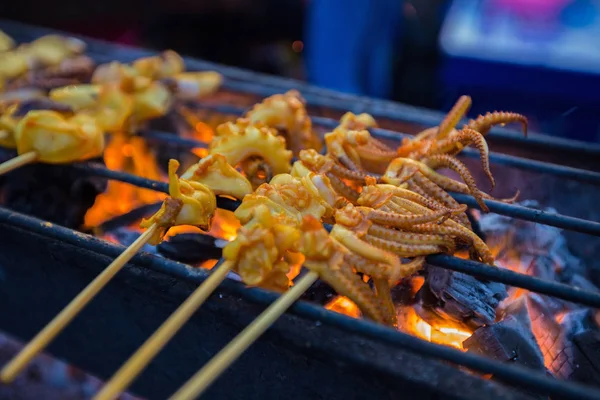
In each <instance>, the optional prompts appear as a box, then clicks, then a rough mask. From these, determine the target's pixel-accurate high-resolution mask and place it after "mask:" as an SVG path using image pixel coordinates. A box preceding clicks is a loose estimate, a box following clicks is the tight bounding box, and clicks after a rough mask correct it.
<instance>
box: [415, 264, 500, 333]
mask: <svg viewBox="0 0 600 400" xmlns="http://www.w3.org/2000/svg"><path fill="white" fill-rule="evenodd" d="M506 296H507V294H506V288H505V286H504V285H503V284H501V283H496V282H489V281H482V280H478V279H477V278H474V277H472V276H470V275H467V274H463V273H460V272H454V271H450V270H446V269H443V268H438V267H432V266H428V268H427V276H426V278H425V284H424V285H423V287H422V288H421V289H420V290H419V292H418V293H417V305H416V306H415V308H416V310H417V313H418V314H419V315H420V316H421V318H423V319H424V320H425V321H427V322H428V323H429V324H430V325H432V326H438V325H439V324H438V322H439V323H440V324H442V325H447V323H448V322H449V321H451V322H453V323H454V324H456V326H457V328H463V329H462V330H473V329H476V328H478V327H480V326H482V325H485V324H490V323H492V322H494V320H495V319H496V307H497V306H498V304H499V303H500V301H502V300H503V299H504V298H505V297H506Z"/></svg>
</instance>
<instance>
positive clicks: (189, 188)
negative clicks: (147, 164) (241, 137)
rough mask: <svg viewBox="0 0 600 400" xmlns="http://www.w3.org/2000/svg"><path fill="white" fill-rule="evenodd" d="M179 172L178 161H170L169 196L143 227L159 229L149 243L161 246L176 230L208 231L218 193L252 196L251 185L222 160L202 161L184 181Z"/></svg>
mask: <svg viewBox="0 0 600 400" xmlns="http://www.w3.org/2000/svg"><path fill="white" fill-rule="evenodd" d="M178 168H179V162H178V161H177V160H169V196H168V197H167V198H166V199H165V200H164V202H163V204H162V206H161V208H160V210H158V211H157V212H156V213H155V214H154V215H153V216H152V217H150V218H148V219H144V220H143V221H142V223H141V224H140V226H141V227H142V228H150V227H151V226H153V225H155V224H156V225H157V226H158V229H157V230H156V232H155V233H154V234H153V235H152V237H151V238H150V240H149V243H151V244H153V245H156V244H159V243H160V242H161V241H162V239H163V237H164V236H165V235H166V233H167V231H168V230H169V229H170V228H171V227H173V226H177V225H190V226H195V227H198V228H200V229H201V230H204V231H208V230H209V229H210V226H211V221H212V218H213V216H214V213H215V211H216V208H217V199H216V196H215V193H219V194H223V195H228V196H232V197H236V198H241V197H243V196H245V195H246V194H247V193H249V192H250V183H249V182H248V181H247V180H246V179H245V178H244V177H243V176H242V175H241V174H240V173H239V172H237V171H236V170H235V169H233V168H232V167H231V166H230V165H228V164H227V163H226V162H225V161H224V159H223V158H221V157H219V156H215V157H211V158H209V159H206V160H201V161H200V162H199V163H198V164H196V165H193V166H191V167H190V168H189V169H188V170H187V171H186V172H185V173H184V174H183V175H182V177H181V178H178V177H177V169H178ZM219 175H220V176H221V178H219V177H218V176H219ZM184 176H185V178H184Z"/></svg>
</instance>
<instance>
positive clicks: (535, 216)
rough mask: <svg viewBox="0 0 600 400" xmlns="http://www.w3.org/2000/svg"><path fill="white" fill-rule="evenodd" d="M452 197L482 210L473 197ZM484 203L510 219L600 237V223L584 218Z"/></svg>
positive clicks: (497, 203)
mask: <svg viewBox="0 0 600 400" xmlns="http://www.w3.org/2000/svg"><path fill="white" fill-rule="evenodd" d="M450 195H451V196H452V197H454V199H455V200H456V201H458V202H459V203H462V204H466V205H468V206H469V207H473V208H477V209H480V207H479V205H478V204H477V202H476V201H475V199H474V198H473V197H472V196H469V195H466V194H462V193H450ZM484 202H485V204H486V205H487V206H488V207H489V209H490V211H491V212H493V213H496V214H500V215H506V216H508V217H512V218H518V219H522V220H525V221H531V222H535V223H538V224H544V225H548V226H554V227H557V228H561V229H567V230H570V231H573V232H580V233H586V234H588V235H593V236H600V223H598V222H594V221H589V220H587V219H582V218H575V217H569V216H567V215H562V214H553V213H547V212H545V211H541V210H534V209H531V208H529V207H523V206H519V205H516V204H506V203H502V202H500V201H496V200H484Z"/></svg>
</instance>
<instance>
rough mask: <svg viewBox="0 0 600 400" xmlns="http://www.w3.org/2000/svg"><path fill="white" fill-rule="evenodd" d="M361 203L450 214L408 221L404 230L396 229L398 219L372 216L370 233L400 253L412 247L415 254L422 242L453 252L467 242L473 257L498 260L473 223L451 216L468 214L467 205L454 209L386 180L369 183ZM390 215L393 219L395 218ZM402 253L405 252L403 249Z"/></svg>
mask: <svg viewBox="0 0 600 400" xmlns="http://www.w3.org/2000/svg"><path fill="white" fill-rule="evenodd" d="M358 203H359V204H360V205H361V206H366V207H372V208H373V209H376V210H381V211H384V212H386V213H395V214H401V215H404V216H413V217H415V216H419V215H421V216H423V215H425V216H426V215H428V214H429V215H433V214H432V211H434V210H438V211H442V212H446V215H445V216H443V217H442V218H441V219H439V220H438V221H437V222H434V221H429V222H420V223H418V224H404V226H403V227H402V229H401V230H398V229H394V228H395V226H397V225H398V222H396V221H393V222H391V223H389V222H387V223H386V222H384V220H383V219H381V218H379V217H377V216H375V218H372V219H371V220H372V221H373V222H374V224H373V225H372V226H371V227H370V229H369V230H368V232H367V233H368V234H370V235H372V237H371V238H370V239H371V242H372V243H373V244H376V245H379V246H381V247H382V248H385V249H389V250H391V251H394V250H395V251H394V252H395V253H396V254H399V253H398V251H408V252H409V253H412V254H415V251H423V249H421V246H424V245H425V246H431V245H433V246H437V249H436V250H437V251H435V252H444V253H450V254H452V253H453V252H454V250H455V249H456V248H458V247H459V246H462V245H467V246H469V248H470V254H471V258H473V259H475V260H481V261H482V262H484V263H486V264H490V265H493V263H494V258H493V256H492V253H491V251H490V249H489V248H488V247H487V245H486V244H485V242H483V240H481V239H480V238H479V236H477V235H476V234H475V233H474V232H473V231H472V230H471V229H470V228H469V227H466V226H464V225H463V224H461V223H459V222H457V221H455V220H453V219H452V218H451V214H454V215H456V214H459V215H464V214H463V211H464V210H465V208H466V206H459V208H457V209H454V210H452V209H448V208H445V207H443V206H440V205H439V204H437V203H435V202H432V201H431V199H428V198H426V197H423V196H421V195H419V194H417V193H415V192H412V191H410V190H407V189H403V188H399V187H396V186H393V185H385V184H377V185H376V184H370V185H368V186H366V187H365V188H364V190H363V191H362V193H361V195H360V198H359V199H358ZM367 215H368V214H367ZM444 217H450V218H444ZM389 219H390V220H392V218H389ZM413 221H414V219H413ZM385 225H387V226H385ZM368 239H369V238H368ZM367 241H368V240H367ZM390 242H392V243H390ZM428 248H429V249H431V248H430V247H428ZM423 254H425V253H423ZM429 254H433V253H429ZM400 255H402V254H401V253H400Z"/></svg>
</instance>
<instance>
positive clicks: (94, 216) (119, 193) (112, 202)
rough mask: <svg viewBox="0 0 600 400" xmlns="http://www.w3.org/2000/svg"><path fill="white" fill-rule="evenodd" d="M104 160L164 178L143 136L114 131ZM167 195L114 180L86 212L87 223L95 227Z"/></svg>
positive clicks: (115, 166)
mask: <svg viewBox="0 0 600 400" xmlns="http://www.w3.org/2000/svg"><path fill="white" fill-rule="evenodd" d="M104 162H105V163H106V166H107V167H108V168H109V169H112V170H115V171H123V172H129V173H131V174H133V175H137V176H142V177H144V178H148V179H153V180H161V178H162V176H161V175H162V174H161V172H160V170H159V168H158V165H157V164H156V160H155V159H154V155H153V154H152V152H150V150H149V149H148V147H147V145H146V142H145V141H144V139H143V138H140V137H135V136H127V135H125V134H123V133H117V134H114V135H113V136H112V137H111V139H110V142H109V143H108V145H107V146H106V149H105V150H104ZM164 198H165V194H163V193H159V192H155V191H153V190H150V189H140V188H138V187H135V186H133V185H130V184H127V183H123V182H118V181H113V180H111V181H109V182H108V187H107V189H106V191H105V192H104V193H102V194H100V195H99V196H98V197H96V202H95V203H94V205H93V206H92V208H90V209H89V210H88V212H87V213H86V215H85V220H84V223H85V225H86V226H91V227H95V226H98V225H100V224H101V223H103V222H104V221H106V220H108V219H110V218H112V217H116V216H118V215H122V214H125V213H127V212H129V211H131V210H133V209H134V208H136V207H140V206H142V205H145V204H151V203H155V202H158V201H160V200H162V199H164Z"/></svg>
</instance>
